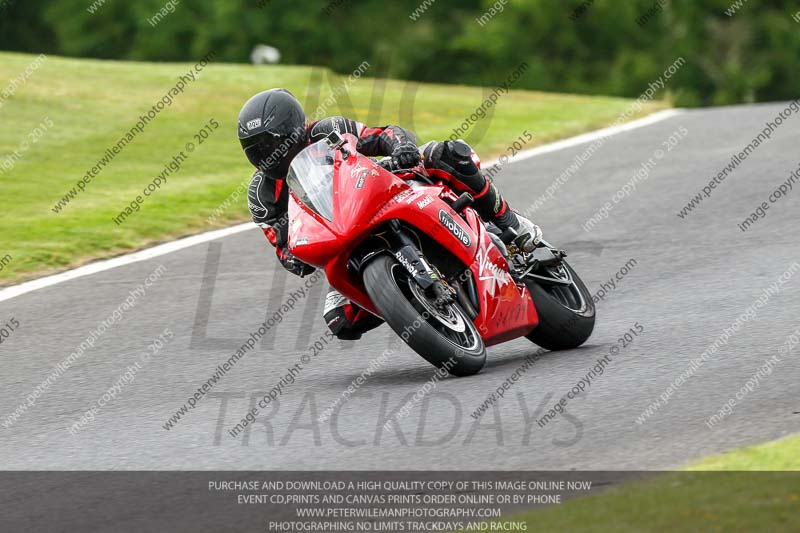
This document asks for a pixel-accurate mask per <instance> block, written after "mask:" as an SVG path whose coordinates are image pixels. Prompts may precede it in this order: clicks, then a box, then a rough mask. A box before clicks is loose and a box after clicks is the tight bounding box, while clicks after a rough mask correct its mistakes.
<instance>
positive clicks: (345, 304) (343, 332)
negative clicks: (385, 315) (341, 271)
mask: <svg viewBox="0 0 800 533" xmlns="http://www.w3.org/2000/svg"><path fill="white" fill-rule="evenodd" d="M322 316H323V318H324V319H325V323H326V324H327V325H328V329H330V330H331V333H333V334H334V335H335V336H336V337H337V338H339V339H342V340H348V341H356V340H358V339H360V338H361V335H362V334H364V333H366V332H367V331H369V330H371V329H374V328H377V327H378V326H380V325H381V324H383V320H381V319H380V318H378V317H376V316H375V315H373V314H372V313H370V312H369V311H366V310H365V309H362V308H361V307H359V306H357V305H356V304H354V303H353V302H351V301H350V300H348V299H347V298H345V297H344V296H342V294H341V293H340V292H339V291H337V290H336V289H334V288H333V287H331V288H330V289H329V290H328V295H327V296H326V297H325V307H324V309H323V311H322Z"/></svg>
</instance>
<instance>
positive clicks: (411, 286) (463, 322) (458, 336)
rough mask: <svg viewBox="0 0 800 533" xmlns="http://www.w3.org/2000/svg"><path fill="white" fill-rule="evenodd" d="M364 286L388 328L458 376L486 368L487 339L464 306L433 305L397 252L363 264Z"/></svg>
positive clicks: (435, 363)
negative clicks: (396, 259) (364, 265)
mask: <svg viewBox="0 0 800 533" xmlns="http://www.w3.org/2000/svg"><path fill="white" fill-rule="evenodd" d="M364 285H365V287H366V289H367V294H369V297H370V298H371V299H372V303H373V304H374V305H375V308H376V309H377V310H378V312H379V313H380V314H381V317H382V318H383V319H384V320H385V321H386V323H387V324H389V327H391V328H392V329H393V330H394V332H395V333H397V334H398V335H400V338H401V339H403V341H404V342H405V343H406V344H408V346H409V347H411V349H412V350H414V351H415V352H417V353H418V354H419V355H421V356H422V357H423V358H424V359H425V360H426V361H428V362H429V363H431V364H432V365H434V366H436V367H438V368H444V369H446V370H447V371H448V372H450V373H451V374H453V375H454V376H469V375H472V374H476V373H478V372H480V370H481V368H483V365H484V363H485V362H486V348H485V347H484V344H483V339H482V338H481V336H480V334H479V333H478V329H477V328H476V327H475V324H474V323H473V322H472V320H470V318H469V317H468V316H467V314H466V313H465V312H464V310H463V309H462V308H461V306H460V305H458V304H457V303H455V302H454V303H451V304H448V305H447V306H445V307H443V308H437V307H436V306H434V305H433V302H432V301H431V300H430V299H429V298H428V297H427V296H426V295H425V293H424V291H423V290H422V288H421V287H420V286H419V284H417V282H416V281H414V279H413V278H412V277H411V276H410V275H409V274H408V271H407V270H406V269H405V268H404V267H403V266H402V265H401V264H400V263H398V262H397V261H395V260H394V259H393V258H392V257H390V256H388V255H379V256H377V257H376V258H375V259H373V260H372V261H371V262H370V263H369V264H368V265H367V266H366V267H365V268H364Z"/></svg>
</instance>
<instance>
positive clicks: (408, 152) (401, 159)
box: [392, 142, 420, 168]
mask: <svg viewBox="0 0 800 533" xmlns="http://www.w3.org/2000/svg"><path fill="white" fill-rule="evenodd" d="M392 161H394V164H395V165H396V166H397V167H398V168H412V167H415V166H417V165H418V164H419V161H420V155H419V149H418V148H417V145H416V144H414V143H412V142H401V143H400V144H398V145H397V146H395V147H394V150H392Z"/></svg>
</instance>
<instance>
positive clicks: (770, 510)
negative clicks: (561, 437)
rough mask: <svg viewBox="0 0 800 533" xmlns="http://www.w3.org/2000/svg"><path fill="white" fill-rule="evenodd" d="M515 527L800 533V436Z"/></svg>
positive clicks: (571, 503)
mask: <svg viewBox="0 0 800 533" xmlns="http://www.w3.org/2000/svg"><path fill="white" fill-rule="evenodd" d="M786 471H792V472H789V473H786ZM513 519H514V520H524V521H526V522H527V524H528V531H570V532H573V531H576V532H601V531H602V532H605V531H614V532H642V531H647V532H665V533H666V532H672V531H721V532H731V531H741V532H751V531H770V532H781V531H787V532H788V531H800V436H794V437H790V438H786V439H782V440H779V441H775V442H769V443H766V444H762V445H758V446H752V447H748V448H742V449H738V450H733V451H730V452H728V453H724V454H722V455H719V456H713V457H710V458H707V459H704V460H701V461H700V462H698V463H696V464H693V465H691V466H689V467H688V468H687V469H686V471H683V472H672V473H668V474H662V475H656V476H654V477H652V478H649V479H645V480H643V481H634V482H631V483H627V484H622V485H621V486H619V487H616V488H612V489H608V490H607V491H604V492H600V493H598V494H596V495H593V496H588V497H585V498H577V499H574V500H568V501H567V502H565V503H563V504H561V505H553V506H549V507H546V508H543V509H541V510H535V511H530V512H528V513H526V514H523V515H521V516H518V517H514V518H513Z"/></svg>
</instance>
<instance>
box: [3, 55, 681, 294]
mask: <svg viewBox="0 0 800 533" xmlns="http://www.w3.org/2000/svg"><path fill="white" fill-rule="evenodd" d="M33 59H34V56H31V55H22V54H10V53H0V93H2V90H3V89H5V88H6V87H7V86H8V85H9V83H10V80H11V79H12V78H15V77H17V76H19V75H20V74H22V73H23V71H24V70H25V68H26V66H27V65H28V64H30V63H31V62H32V61H33ZM191 66H192V64H188V63H187V64H177V63H135V62H116V61H95V60H81V59H67V58H59V57H48V58H47V59H46V60H45V61H44V62H43V63H42V64H41V66H40V68H39V69H38V70H37V71H35V72H34V73H33V74H32V75H31V76H30V78H29V79H28V80H27V82H26V83H25V84H24V85H22V86H20V87H18V88H17V89H16V92H15V94H14V95H13V96H12V97H11V98H8V99H7V100H6V101H5V102H4V105H2V107H0V121H1V122H2V124H3V126H4V127H3V128H0V158H3V157H5V156H7V155H9V154H12V153H13V152H14V150H17V151H19V148H20V143H21V142H22V141H23V140H24V139H25V138H26V137H27V135H28V133H29V132H31V131H33V129H34V128H35V127H36V126H37V125H39V124H40V123H42V121H43V120H45V119H49V120H50V121H52V123H53V126H52V127H51V128H49V130H48V131H47V132H46V133H45V134H44V136H43V137H42V138H41V139H40V140H39V141H38V142H36V143H35V144H32V145H31V146H30V148H29V149H28V150H27V151H25V152H24V153H21V155H22V157H21V159H19V160H18V161H17V162H16V164H15V165H14V167H13V169H11V170H9V171H6V172H2V173H0V184H1V185H0V202H2V216H0V257H6V254H8V255H10V256H11V257H12V260H11V261H10V262H9V263H8V264H5V265H2V269H0V285H2V284H9V283H13V282H18V281H21V280H23V279H26V278H31V277H35V276H39V275H42V274H46V273H49V272H53V271H58V270H63V269H65V268H67V267H72V266H76V265H79V264H82V263H85V262H88V261H90V260H92V259H97V258H101V257H107V256H111V255H116V254H120V253H124V252H127V251H130V250H134V249H138V248H142V247H145V246H147V245H151V244H153V243H157V242H160V241H165V240H169V239H172V238H175V237H178V236H182V235H188V234H192V233H198V232H201V231H205V230H209V229H213V228H214V227H221V226H227V225H230V224H231V223H233V222H237V221H246V220H248V219H249V215H248V212H247V207H246V199H245V197H244V196H243V195H242V196H239V198H238V199H237V200H236V202H235V203H234V204H232V205H231V206H230V207H229V208H227V210H226V211H225V213H224V214H223V215H222V216H220V217H219V218H217V219H216V220H215V221H214V222H213V223H212V224H209V222H208V221H207V217H208V216H209V215H210V214H212V212H214V210H215V209H216V208H217V207H218V206H219V205H220V204H221V203H222V202H223V201H225V199H226V198H228V197H229V196H230V194H231V193H232V192H233V191H234V190H235V189H236V188H237V187H238V186H239V185H240V184H241V183H243V182H244V181H245V180H247V179H248V177H249V176H250V175H251V173H252V169H251V168H250V167H249V164H248V163H247V161H246V160H245V158H244V157H243V155H242V153H241V150H240V148H239V145H238V141H237V140H236V117H237V114H238V112H239V109H240V107H241V105H242V104H243V103H244V101H245V100H246V99H247V98H249V97H250V96H251V95H253V94H254V93H256V92H258V91H261V90H264V89H266V88H270V87H276V86H283V87H286V88H288V89H290V90H291V91H292V92H294V93H295V94H296V95H297V96H298V97H299V98H300V99H301V100H302V101H303V102H304V104H308V101H307V98H306V95H308V94H309V93H310V91H309V85H311V80H312V68H310V67H303V66H273V67H253V66H249V65H231V64H213V63H212V64H211V65H210V66H208V67H206V69H205V70H204V71H203V73H202V74H201V76H200V77H199V79H198V80H197V81H196V82H194V83H190V84H189V85H188V86H187V88H186V89H185V92H184V93H183V94H182V95H180V96H178V97H177V98H176V99H175V101H174V103H173V104H172V106H171V107H168V108H166V109H165V110H164V111H162V112H161V113H160V114H159V115H158V116H157V117H156V119H155V120H154V121H153V122H151V123H150V124H149V125H148V126H147V128H146V129H145V131H144V133H143V134H141V135H139V136H138V137H137V138H136V139H135V140H134V141H133V142H132V143H131V144H129V145H128V146H127V147H126V148H125V149H124V151H123V152H122V153H121V154H120V155H118V156H117V157H116V158H115V159H114V160H113V161H112V162H111V163H110V164H109V165H108V166H107V167H106V168H105V169H104V170H103V171H102V172H101V173H100V174H99V175H98V176H97V177H95V178H94V179H93V181H92V182H91V183H89V184H88V185H87V187H86V190H85V191H84V192H82V193H81V194H80V195H78V196H77V197H76V198H75V199H74V200H72V202H71V203H70V204H69V205H68V206H67V207H66V208H65V209H64V210H63V211H62V212H60V213H59V214H55V213H54V212H53V211H52V210H51V208H52V207H53V206H54V204H55V203H56V202H57V201H58V200H59V199H60V198H61V197H62V196H63V195H64V194H65V193H66V192H67V191H69V189H70V188H71V187H74V186H75V184H76V182H77V181H78V180H79V179H80V178H81V177H82V176H83V175H84V174H85V173H86V172H87V171H88V170H89V169H90V168H91V167H92V165H94V164H95V162H96V161H97V160H98V159H99V158H101V157H102V156H103V154H104V152H105V150H106V148H110V147H111V146H112V145H113V144H115V143H116V141H117V140H118V139H119V138H120V136H122V135H123V134H124V133H125V132H126V131H128V130H130V128H131V127H132V126H133V125H134V124H135V123H136V121H137V120H138V117H139V115H141V114H145V113H146V112H147V111H148V110H149V109H150V108H151V107H152V106H153V105H154V104H155V103H156V102H157V101H158V100H159V99H160V98H161V97H162V95H163V94H164V93H165V92H166V91H167V90H168V89H169V88H170V87H172V86H173V85H174V84H175V82H176V81H177V78H178V76H179V75H180V74H185V73H186V72H188V70H189V69H190V68H191ZM317 72H324V77H322V79H323V81H322V83H321V86H320V84H319V83H316V85H317V86H319V89H320V99H319V100H318V101H322V100H324V99H325V98H327V96H328V95H330V94H332V86H335V85H336V84H338V83H341V82H342V81H344V79H343V78H338V77H335V76H331V74H330V73H329V72H327V71H322V70H321V69H317ZM367 75H369V71H368V72H367V73H366V75H365V76H364V77H362V78H361V79H359V80H357V81H355V82H354V83H353V84H352V85H351V86H350V89H349V100H350V102H352V108H350V107H347V106H343V105H339V104H342V103H343V102H344V100H342V99H340V101H339V102H337V104H336V105H334V106H332V107H331V108H329V109H328V110H327V113H326V114H327V115H336V114H347V115H350V116H353V115H354V117H353V118H356V119H358V120H361V121H368V122H369V123H370V124H371V125H383V124H387V123H395V124H401V125H403V126H406V127H410V128H412V129H414V130H415V131H416V133H417V135H418V137H419V140H420V142H422V141H425V140H429V139H441V138H445V137H447V136H449V135H450V133H451V131H452V129H453V128H454V127H457V126H458V125H459V124H461V122H462V121H463V120H464V118H465V117H467V116H469V115H470V114H471V113H473V111H474V110H475V108H476V107H477V106H478V105H480V103H481V102H482V100H483V99H484V98H485V96H484V95H483V93H482V89H481V88H476V87H465V86H455V85H426V84H421V85H416V84H408V83H406V82H403V81H396V80H389V81H388V82H387V83H386V85H385V96H384V99H383V102H382V105H381V106H380V109H379V110H378V111H379V112H378V113H373V114H372V116H369V117H368V113H369V111H370V102H371V96H372V94H373V86H374V85H375V80H374V79H372V78H368V77H366V76H367ZM313 79H320V77H319V76H317V77H315V78H313ZM379 86H380V85H379ZM311 92H313V91H311ZM414 94H415V95H416V97H415V99H414V102H415V104H414V106H413V112H409V111H408V110H409V106H408V105H406V104H404V105H403V108H404V109H405V110H406V111H405V112H403V113H401V101H405V100H403V97H404V95H405V96H406V97H408V96H412V95H414ZM345 100H346V99H345ZM630 103H631V101H630V100H626V99H621V98H605V97H585V96H576V95H563V94H546V93H537V92H527V91H512V92H511V94H509V95H503V96H501V97H500V100H499V102H498V104H497V106H496V108H495V111H496V112H495V115H494V117H493V120H491V122H490V123H489V127H488V130H487V131H486V134H485V135H484V137H483V138H482V139H481V140H480V141H479V142H478V143H477V144H476V148H477V150H478V152H479V153H480V154H481V155H483V156H484V157H488V156H491V155H498V154H500V153H503V152H504V151H505V149H506V147H507V146H508V145H509V144H510V143H512V142H513V141H514V140H516V139H517V137H518V136H520V135H521V134H522V132H523V130H528V131H529V132H530V133H532V134H533V135H534V136H535V138H534V142H532V143H529V144H528V145H527V146H526V147H531V146H534V145H536V144H541V143H544V142H548V141H552V140H554V139H558V138H562V137H566V136H570V135H574V134H577V133H580V132H583V131H587V130H590V129H594V128H597V127H601V126H604V125H607V124H610V123H612V122H613V121H614V120H615V119H616V117H617V116H618V115H619V114H620V113H622V112H623V111H625V110H626V109H627V108H628V107H629V105H630ZM312 106H313V107H314V108H316V104H313V103H312ZM307 107H308V105H307ZM664 107H667V105H666V104H665V103H663V102H654V103H650V104H648V105H647V106H645V107H644V108H643V109H642V111H641V114H647V113H650V112H652V111H655V110H657V109H661V108H664ZM307 111H308V112H309V114H311V113H313V110H311V111H309V110H308V109H307ZM211 118H214V119H216V120H217V121H218V122H219V124H220V128H219V129H218V130H216V131H215V132H214V133H213V134H212V135H211V137H210V138H209V140H208V141H206V142H205V143H203V144H202V146H199V147H198V149H197V150H196V151H195V152H194V153H192V154H191V155H190V157H189V159H188V161H187V162H186V163H185V164H184V165H183V167H182V168H181V170H180V172H179V173H177V174H175V175H174V176H173V177H169V178H168V179H167V184H166V185H165V186H163V187H162V188H161V189H160V190H159V191H158V192H156V193H155V194H154V195H153V196H151V197H149V198H148V199H147V200H146V202H145V203H144V205H143V206H142V207H141V210H140V211H139V212H137V213H135V214H134V215H132V216H131V217H130V218H129V219H128V220H127V221H125V222H124V223H123V224H122V225H120V226H117V225H115V224H114V222H112V218H113V217H115V216H116V215H118V214H119V213H120V211H122V210H123V209H124V208H125V206H126V205H127V204H128V203H129V202H131V201H132V200H133V199H134V198H135V197H136V195H138V194H141V192H142V189H143V188H144V187H145V186H146V185H147V184H148V183H150V182H151V181H152V180H153V178H154V177H155V176H156V175H157V174H158V173H159V172H160V171H161V169H162V168H163V167H164V165H165V164H166V163H168V162H169V161H170V160H171V159H172V157H173V156H174V155H176V154H177V153H179V152H180V151H181V150H183V149H184V146H185V145H186V143H187V142H189V141H192V140H193V136H194V134H195V133H197V132H198V130H200V129H201V128H202V127H203V126H204V125H205V124H206V123H207V122H208V121H209V119H211Z"/></svg>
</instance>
